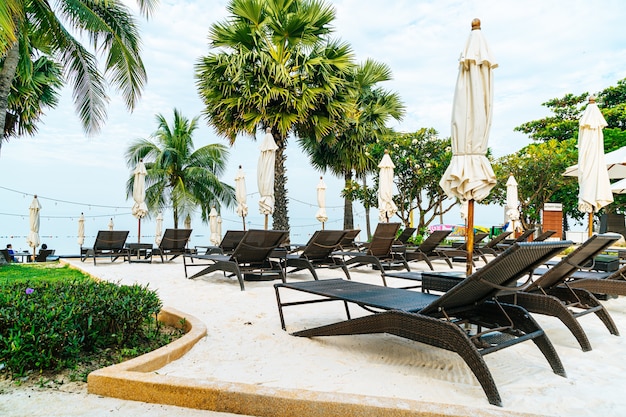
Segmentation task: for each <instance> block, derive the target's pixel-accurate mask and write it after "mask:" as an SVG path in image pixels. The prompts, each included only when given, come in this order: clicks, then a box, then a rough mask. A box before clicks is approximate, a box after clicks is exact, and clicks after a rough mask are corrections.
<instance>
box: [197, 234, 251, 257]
mask: <svg viewBox="0 0 626 417" xmlns="http://www.w3.org/2000/svg"><path fill="white" fill-rule="evenodd" d="M245 234H246V231H245V230H227V231H226V233H225V234H224V237H223V238H222V241H221V242H220V244H219V245H217V246H213V245H211V246H196V247H195V249H196V250H200V249H203V250H204V254H205V255H210V254H220V255H225V254H229V253H233V251H234V250H235V248H236V247H237V245H238V244H239V242H241V239H243V235H245Z"/></svg>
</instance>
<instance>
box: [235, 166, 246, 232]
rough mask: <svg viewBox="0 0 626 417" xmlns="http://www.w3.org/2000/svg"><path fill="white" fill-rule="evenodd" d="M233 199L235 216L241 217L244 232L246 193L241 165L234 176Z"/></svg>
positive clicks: (244, 175)
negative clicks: (235, 210) (235, 205)
mask: <svg viewBox="0 0 626 417" xmlns="http://www.w3.org/2000/svg"><path fill="white" fill-rule="evenodd" d="M235 198H236V199H237V216H239V217H241V221H242V222H243V230H246V216H247V215H248V204H247V198H248V196H247V193H246V174H245V173H244V172H243V169H242V168H241V165H239V171H237V175H236V176H235Z"/></svg>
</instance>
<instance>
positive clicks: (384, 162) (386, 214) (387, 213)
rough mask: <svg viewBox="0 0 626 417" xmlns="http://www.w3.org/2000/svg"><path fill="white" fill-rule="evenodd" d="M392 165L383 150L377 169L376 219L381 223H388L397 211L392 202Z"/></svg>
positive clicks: (386, 152) (393, 166)
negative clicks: (378, 170)
mask: <svg viewBox="0 0 626 417" xmlns="http://www.w3.org/2000/svg"><path fill="white" fill-rule="evenodd" d="M395 167H396V166H395V165H394V163H393V161H392V160H391V157H390V156H389V152H388V151H386V150H385V154H384V155H383V159H381V160H380V163H379V164H378V168H379V169H380V172H379V176H378V212H379V214H378V218H379V219H380V221H381V222H386V223H389V219H390V218H392V217H393V216H394V215H395V214H396V212H397V211H398V207H397V206H396V204H395V203H394V202H393V169H394V168H395Z"/></svg>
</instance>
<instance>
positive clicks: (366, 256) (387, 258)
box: [332, 223, 411, 285]
mask: <svg viewBox="0 0 626 417" xmlns="http://www.w3.org/2000/svg"><path fill="white" fill-rule="evenodd" d="M399 228H400V223H378V226H376V231H374V235H373V236H372V240H371V241H370V242H367V243H366V244H364V245H363V247H362V249H361V250H359V251H357V250H355V251H336V252H333V254H332V256H337V257H340V258H341V259H342V260H343V261H344V263H345V265H346V266H347V267H349V268H350V267H358V266H363V265H372V268H374V269H378V270H380V271H381V276H382V279H383V283H384V284H385V285H387V283H386V281H385V273H384V270H385V268H387V269H390V268H396V267H402V268H404V269H406V270H407V271H410V270H411V268H409V264H408V263H407V262H406V260H405V259H404V256H402V254H401V253H397V252H393V251H392V250H391V249H392V246H393V242H394V240H395V239H396V234H397V233H398V229H399Z"/></svg>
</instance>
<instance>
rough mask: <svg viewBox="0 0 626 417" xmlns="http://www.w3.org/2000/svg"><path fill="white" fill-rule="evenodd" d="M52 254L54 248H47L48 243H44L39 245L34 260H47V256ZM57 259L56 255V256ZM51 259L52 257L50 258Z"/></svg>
mask: <svg viewBox="0 0 626 417" xmlns="http://www.w3.org/2000/svg"><path fill="white" fill-rule="evenodd" d="M52 254H54V250H53V249H48V245H46V244H45V243H44V244H42V245H41V249H40V250H39V253H38V254H37V256H36V257H35V262H46V261H47V260H48V258H52V257H51V256H50V255H52ZM57 259H58V257H57ZM50 260H52V259H50Z"/></svg>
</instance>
